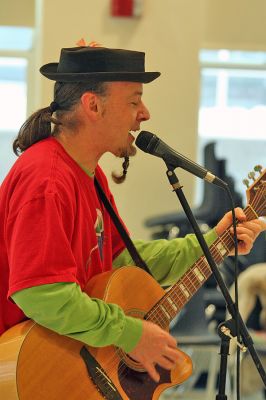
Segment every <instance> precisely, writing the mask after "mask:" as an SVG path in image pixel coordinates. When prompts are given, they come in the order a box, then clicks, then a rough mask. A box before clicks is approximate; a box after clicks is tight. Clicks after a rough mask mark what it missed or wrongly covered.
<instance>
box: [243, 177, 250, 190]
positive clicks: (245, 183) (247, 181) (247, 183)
mask: <svg viewBox="0 0 266 400" xmlns="http://www.w3.org/2000/svg"><path fill="white" fill-rule="evenodd" d="M242 182H243V183H244V185H246V187H247V188H249V180H248V179H243V181H242Z"/></svg>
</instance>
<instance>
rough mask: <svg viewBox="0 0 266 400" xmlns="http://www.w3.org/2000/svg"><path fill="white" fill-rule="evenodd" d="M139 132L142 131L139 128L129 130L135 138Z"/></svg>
mask: <svg viewBox="0 0 266 400" xmlns="http://www.w3.org/2000/svg"><path fill="white" fill-rule="evenodd" d="M139 132H140V130H139V129H135V130H131V131H129V134H130V135H131V136H133V138H134V139H136V137H137V136H138V134H139Z"/></svg>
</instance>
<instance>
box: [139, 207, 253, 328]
mask: <svg viewBox="0 0 266 400" xmlns="http://www.w3.org/2000/svg"><path fill="white" fill-rule="evenodd" d="M244 212H245V215H246V217H247V220H248V221H250V220H252V219H255V218H257V217H258V216H257V214H256V212H255V211H254V209H253V208H252V207H251V206H250V205H248V206H247V207H246V208H245V209H244ZM237 223H238V221H237ZM231 226H232V225H231ZM230 228H231V227H229V228H228V229H227V230H226V231H224V232H223V234H222V235H221V236H219V237H218V238H217V239H216V240H215V242H214V243H213V244H212V245H211V246H210V253H211V255H212V257H213V259H214V261H215V263H216V264H220V263H221V262H222V261H223V260H224V258H225V257H226V256H227V255H228V254H229V253H230V251H231V250H232V249H233V248H234V239H233V237H232V235H231V233H230ZM211 274H212V271H211V268H210V266H209V264H208V262H207V260H206V258H205V256H204V255H202V256H201V257H200V258H199V259H198V260H197V261H196V262H195V263H194V264H193V265H192V266H191V267H190V268H189V269H188V271H187V272H186V273H185V274H184V275H183V276H182V277H181V278H180V279H179V280H178V282H177V283H176V284H174V285H173V286H172V287H171V289H170V290H168V291H167V293H166V294H165V295H164V296H163V297H162V299H161V300H160V301H159V302H158V303H156V305H155V306H154V307H152V309H151V310H150V311H149V312H148V313H147V314H146V316H145V319H147V320H150V321H152V322H154V323H156V324H157V325H160V326H161V327H162V328H166V327H168V326H169V323H170V322H171V321H172V319H173V318H174V317H175V316H176V315H177V314H178V313H179V312H180V310H181V309H182V308H183V307H184V305H185V304H186V303H187V302H188V301H189V300H190V299H191V298H192V296H193V295H194V294H195V293H196V292H197V291H198V289H200V288H201V286H202V285H203V284H204V282H206V280H207V279H208V278H209V276H210V275H211Z"/></svg>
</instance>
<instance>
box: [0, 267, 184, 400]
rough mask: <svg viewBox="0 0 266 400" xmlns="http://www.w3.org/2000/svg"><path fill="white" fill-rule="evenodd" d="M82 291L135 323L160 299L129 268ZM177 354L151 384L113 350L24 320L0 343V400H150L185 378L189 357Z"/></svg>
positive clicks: (157, 290) (158, 291)
mask: <svg viewBox="0 0 266 400" xmlns="http://www.w3.org/2000/svg"><path fill="white" fill-rule="evenodd" d="M86 292H87V293H88V295H90V296H91V297H97V298H101V299H103V300H105V301H106V302H108V303H116V304H118V305H120V306H121V307H122V308H123V309H124V311H125V313H126V314H127V315H131V316H134V317H138V318H143V316H144V315H145V314H146V313H147V312H148V311H149V310H150V309H151V308H152V307H153V306H154V305H155V304H156V303H157V302H158V301H159V300H160V299H161V298H162V297H163V296H164V295H165V291H164V290H163V289H162V288H161V287H160V286H159V284H158V283H157V282H156V281H155V280H154V279H153V278H152V277H151V276H150V275H148V274H147V273H146V272H144V271H143V270H141V269H139V268H135V267H123V268H121V269H118V270H116V271H114V272H108V273H103V274H100V275H97V276H95V277H94V278H93V279H92V280H91V281H90V282H89V285H88V287H87V288H86ZM88 318H89V316H88ZM179 355H180V360H179V361H178V363H177V365H176V367H175V369H174V370H172V371H167V370H164V369H162V368H158V371H159V372H160V376H161V379H160V382H158V383H156V382H154V381H153V380H152V379H151V378H150V377H149V375H148V374H147V373H146V372H145V371H143V370H142V369H141V366H140V365H139V364H138V363H136V362H135V361H134V360H132V359H130V358H129V357H128V356H127V355H126V354H124V353H123V352H122V351H121V350H119V349H118V348H116V347H115V346H108V347H103V348H93V347H90V346H84V343H82V342H79V341H76V340H74V339H71V338H68V337H66V336H62V335H59V334H56V333H55V332H53V331H51V330H49V329H46V328H43V327H41V326H39V325H38V324H35V323H34V322H33V321H30V320H29V321H26V322H23V323H21V324H19V325H16V326H14V327H13V328H11V329H10V330H8V331H7V332H5V333H4V334H3V335H2V336H1V338H0V398H1V399H8V400H17V399H19V400H32V399H34V400H61V399H62V400H63V399H64V400H102V399H104V398H106V399H108V400H121V399H123V400H127V399H130V400H156V399H159V396H160V394H161V393H162V391H164V390H165V389H167V388H169V387H171V386H174V385H177V384H180V383H182V382H183V381H185V380H186V379H187V378H188V377H189V376H190V375H191V373H192V362H191V360H190V358H189V357H188V356H187V355H186V354H185V353H183V352H182V351H180V350H179Z"/></svg>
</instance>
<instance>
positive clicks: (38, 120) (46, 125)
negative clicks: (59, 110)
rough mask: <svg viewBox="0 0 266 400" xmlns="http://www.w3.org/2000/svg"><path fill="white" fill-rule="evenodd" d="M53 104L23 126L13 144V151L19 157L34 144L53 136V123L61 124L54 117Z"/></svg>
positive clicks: (31, 117) (33, 116)
mask: <svg viewBox="0 0 266 400" xmlns="http://www.w3.org/2000/svg"><path fill="white" fill-rule="evenodd" d="M53 103H54V102H53ZM53 103H51V106H49V107H45V108H41V109H40V110H38V111H36V112H35V113H34V114H32V115H31V116H30V117H29V118H28V119H27V120H26V121H25V122H24V124H23V125H22V126H21V128H20V130H19V132H18V136H17V137H16V139H15V140H14V142H13V151H14V153H15V154H16V155H17V156H19V153H23V151H25V150H26V149H27V148H29V147H30V146H31V145H33V144H34V143H37V142H39V141H40V140H42V139H46V138H48V137H49V136H52V129H51V123H54V124H57V125H58V124H60V123H59V122H58V121H57V120H56V119H55V118H53V117H52V113H53V112H54V111H55V110H54V109H53V107H52V104H53Z"/></svg>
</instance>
